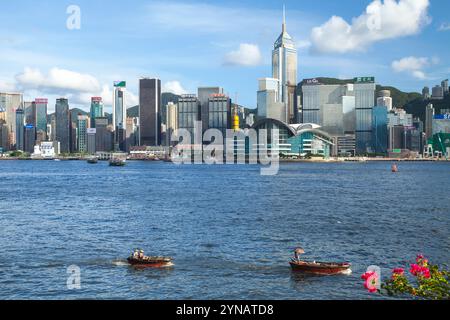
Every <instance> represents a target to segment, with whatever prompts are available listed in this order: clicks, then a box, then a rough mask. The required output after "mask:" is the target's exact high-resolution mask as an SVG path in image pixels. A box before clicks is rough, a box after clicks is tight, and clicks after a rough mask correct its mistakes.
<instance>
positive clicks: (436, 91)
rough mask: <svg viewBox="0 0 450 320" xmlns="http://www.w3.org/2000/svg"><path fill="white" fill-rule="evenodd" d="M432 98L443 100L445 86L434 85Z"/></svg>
mask: <svg viewBox="0 0 450 320" xmlns="http://www.w3.org/2000/svg"><path fill="white" fill-rule="evenodd" d="M431 99H434V100H442V99H444V88H442V87H441V86H439V85H438V86H434V87H433V90H432V95H431Z"/></svg>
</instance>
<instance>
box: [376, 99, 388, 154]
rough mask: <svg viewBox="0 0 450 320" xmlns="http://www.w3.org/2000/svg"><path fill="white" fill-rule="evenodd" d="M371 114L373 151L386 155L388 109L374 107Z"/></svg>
mask: <svg viewBox="0 0 450 320" xmlns="http://www.w3.org/2000/svg"><path fill="white" fill-rule="evenodd" d="M372 113H373V115H372V140H373V141H372V146H373V151H374V152H375V153H382V154H386V153H387V151H388V107H387V106H375V107H373V110H372Z"/></svg>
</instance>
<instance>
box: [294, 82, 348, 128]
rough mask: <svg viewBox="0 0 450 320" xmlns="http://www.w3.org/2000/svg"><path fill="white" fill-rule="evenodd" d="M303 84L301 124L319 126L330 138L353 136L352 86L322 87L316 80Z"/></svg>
mask: <svg viewBox="0 0 450 320" xmlns="http://www.w3.org/2000/svg"><path fill="white" fill-rule="evenodd" d="M303 82H304V83H303V85H302V97H303V102H302V111H303V122H304V123H314V124H317V125H320V126H321V127H322V128H321V130H323V131H325V132H327V133H329V134H330V135H332V136H341V135H344V134H354V133H355V124H356V116H355V97H354V85H353V84H351V83H349V84H339V85H322V84H320V83H319V82H318V81H317V80H316V79H307V80H304V81H303Z"/></svg>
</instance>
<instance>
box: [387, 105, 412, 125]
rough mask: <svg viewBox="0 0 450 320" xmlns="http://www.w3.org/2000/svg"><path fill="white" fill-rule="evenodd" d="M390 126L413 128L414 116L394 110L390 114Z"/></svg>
mask: <svg viewBox="0 0 450 320" xmlns="http://www.w3.org/2000/svg"><path fill="white" fill-rule="evenodd" d="M388 126H391V127H392V126H404V127H412V126H413V115H412V114H409V113H406V111H405V110H403V109H399V108H396V109H393V110H392V111H391V112H389V113H388Z"/></svg>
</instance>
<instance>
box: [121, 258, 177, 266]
mask: <svg viewBox="0 0 450 320" xmlns="http://www.w3.org/2000/svg"><path fill="white" fill-rule="evenodd" d="M172 260H173V259H172V258H169V257H144V258H138V259H136V258H133V257H128V259H127V261H128V263H129V264H131V265H132V266H134V267H141V268H161V267H169V266H172V265H173V263H172Z"/></svg>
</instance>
